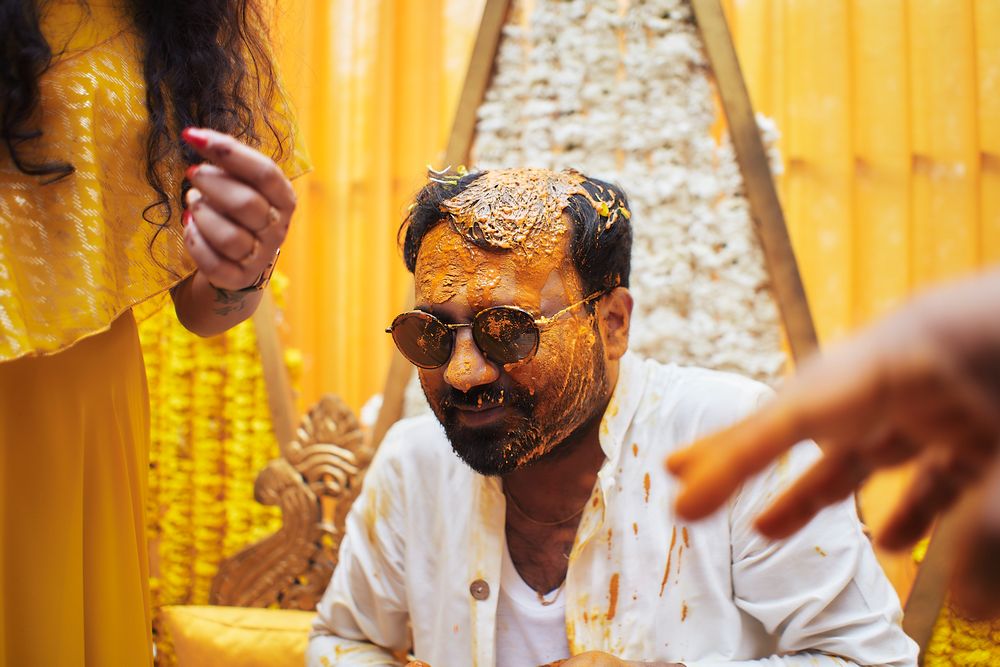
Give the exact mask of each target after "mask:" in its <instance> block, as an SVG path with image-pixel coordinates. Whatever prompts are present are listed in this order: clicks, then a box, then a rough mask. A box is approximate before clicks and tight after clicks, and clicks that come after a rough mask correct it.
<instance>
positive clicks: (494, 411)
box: [452, 403, 507, 426]
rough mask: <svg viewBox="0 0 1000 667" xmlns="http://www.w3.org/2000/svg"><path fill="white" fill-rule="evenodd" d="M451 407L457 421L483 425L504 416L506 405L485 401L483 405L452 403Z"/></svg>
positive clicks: (471, 424) (469, 424)
mask: <svg viewBox="0 0 1000 667" xmlns="http://www.w3.org/2000/svg"><path fill="white" fill-rule="evenodd" d="M452 409H453V410H454V411H455V415H457V416H458V419H459V421H461V422H462V423H464V424H465V425H466V426H483V425H485V424H488V423H490V422H493V421H496V420H497V419H500V418H501V417H503V416H504V414H506V412H507V407H506V406H504V404H503V403H485V404H483V405H453V406H452Z"/></svg>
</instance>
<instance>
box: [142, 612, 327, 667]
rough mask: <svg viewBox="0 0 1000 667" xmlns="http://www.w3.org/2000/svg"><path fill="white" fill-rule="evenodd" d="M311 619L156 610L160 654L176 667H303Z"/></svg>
mask: <svg viewBox="0 0 1000 667" xmlns="http://www.w3.org/2000/svg"><path fill="white" fill-rule="evenodd" d="M315 616H316V613H315V612H312V611H293V610H290V609H252V608H245V607H218V606H190V605H184V606H169V607H161V608H160V611H159V618H158V627H159V629H160V630H161V631H164V634H165V635H166V637H162V638H161V639H166V642H165V644H166V645H161V650H165V651H167V652H169V651H170V649H171V648H172V649H173V653H174V655H176V658H177V662H176V664H177V667H218V666H220V665H225V666H226V667H285V665H288V667H302V665H304V664H305V652H306V644H307V643H308V641H309V627H310V625H311V624H312V620H313V617H315ZM171 644H172V646H170V645H171ZM168 662H171V661H169V659H168Z"/></svg>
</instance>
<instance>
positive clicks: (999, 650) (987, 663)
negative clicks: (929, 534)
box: [913, 540, 1000, 667]
mask: <svg viewBox="0 0 1000 667" xmlns="http://www.w3.org/2000/svg"><path fill="white" fill-rule="evenodd" d="M926 553H927V540H924V541H922V542H921V543H920V544H918V545H917V547H916V548H915V549H914V550H913V559H914V560H915V561H916V562H917V563H919V562H921V561H922V560H923V559H924V555H925V554H926ZM958 665H969V666H970V667H971V666H973V665H974V666H976V667H980V666H982V667H1000V619H994V620H992V621H970V620H969V619H966V618H963V617H962V616H961V615H960V614H959V613H958V612H957V611H956V610H955V609H954V608H953V607H952V606H951V604H949V603H946V604H945V605H944V607H943V608H942V609H941V614H940V615H939V616H938V620H937V623H936V624H935V625H934V631H933V633H932V635H931V641H930V644H929V645H928V646H927V655H926V656H925V657H924V666H925V667H955V666H958Z"/></svg>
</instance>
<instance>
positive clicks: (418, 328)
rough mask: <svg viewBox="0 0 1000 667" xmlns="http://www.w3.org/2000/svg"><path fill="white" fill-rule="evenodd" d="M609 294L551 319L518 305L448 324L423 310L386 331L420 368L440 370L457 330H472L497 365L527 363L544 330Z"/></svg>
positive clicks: (406, 315) (400, 319)
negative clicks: (567, 314)
mask: <svg viewBox="0 0 1000 667" xmlns="http://www.w3.org/2000/svg"><path fill="white" fill-rule="evenodd" d="M604 294H606V292H605V291H601V292H595V293H594V294H591V295H590V296H588V297H586V298H585V299H581V300H580V301H577V302H576V303H572V304H570V305H568V306H566V307H565V308H563V309H562V310H560V311H559V312H557V313H555V314H553V315H551V316H549V317H535V316H534V315H533V314H532V313H530V312H529V311H527V310H525V309H523V308H518V307H517V306H493V307H492V308H486V309H485V310H481V311H479V312H478V313H476V315H475V316H474V317H473V318H472V321H471V322H466V323H462V324H448V323H447V322H442V321H441V320H439V319H438V318H436V317H434V316H433V315H431V314H430V313H428V312H425V311H423V310H410V311H408V312H405V313H400V314H399V315H397V316H396V318H395V319H394V320H393V321H392V324H391V325H390V326H389V328H387V329H386V330H385V332H386V333H389V334H392V340H393V342H394V343H396V347H397V348H399V351H400V352H401V353H402V355H403V356H404V357H406V358H407V360H408V361H409V362H410V363H412V364H413V365H414V366H418V367H420V368H440V367H441V366H443V365H445V364H446V363H448V360H449V359H450V358H451V353H452V352H453V351H454V349H455V331H456V330H458V329H462V328H464V327H471V328H472V339H473V340H474V341H475V342H476V346H477V347H479V351H480V352H482V353H483V356H484V357H486V358H487V359H489V360H490V361H492V362H493V363H495V364H513V363H516V362H518V361H526V360H528V359H530V358H531V357H533V356H535V352H537V351H538V340H539V337H540V335H541V331H542V329H544V328H546V327H548V326H549V325H550V324H552V323H553V322H554V321H555V320H556V319H558V318H559V317H562V316H563V315H564V314H566V313H568V312H569V311H571V310H572V309H574V308H576V307H577V306H579V305H582V304H584V303H588V302H590V301H593V300H594V299H597V298H599V297H601V296H604Z"/></svg>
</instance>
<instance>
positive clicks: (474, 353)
mask: <svg viewBox="0 0 1000 667" xmlns="http://www.w3.org/2000/svg"><path fill="white" fill-rule="evenodd" d="M499 378H500V369H499V368H497V366H496V365H495V364H493V363H492V362H490V361H489V360H487V359H486V357H484V356H483V353H482V352H480V351H479V346H478V345H476V341H475V340H473V338H472V331H471V330H470V329H468V328H463V329H459V330H458V332H457V333H456V335H455V350H454V351H453V352H452V353H451V359H449V360H448V365H447V366H446V367H445V370H444V381H445V382H447V383H448V384H450V385H451V386H452V387H454V388H455V389H458V390H459V391H469V390H470V389H472V388H473V387H478V386H480V385H484V384H490V383H491V382H495V381H496V380H498V379H499Z"/></svg>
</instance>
